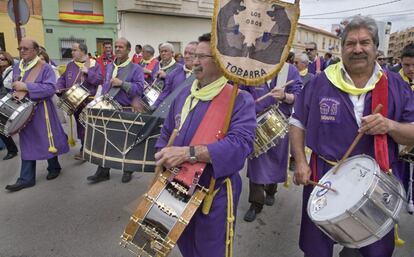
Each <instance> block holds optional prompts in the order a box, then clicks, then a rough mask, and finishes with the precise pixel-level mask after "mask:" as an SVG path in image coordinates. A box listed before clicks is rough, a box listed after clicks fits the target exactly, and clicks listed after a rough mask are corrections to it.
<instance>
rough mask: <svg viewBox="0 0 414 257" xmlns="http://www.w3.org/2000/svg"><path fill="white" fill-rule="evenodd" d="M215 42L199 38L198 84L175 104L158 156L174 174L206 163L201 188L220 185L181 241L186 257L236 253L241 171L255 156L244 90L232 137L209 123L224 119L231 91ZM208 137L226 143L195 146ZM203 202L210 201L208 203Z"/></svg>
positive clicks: (252, 117) (249, 108)
mask: <svg viewBox="0 0 414 257" xmlns="http://www.w3.org/2000/svg"><path fill="white" fill-rule="evenodd" d="M210 41H211V36H210V34H204V35H202V36H201V37H200V38H199V44H198V45H197V48H196V50H195V54H194V61H193V64H194V74H195V77H196V80H194V82H193V83H192V85H191V86H188V87H185V88H184V89H183V90H182V91H181V93H180V94H179V95H178V96H177V98H176V99H175V100H174V102H173V103H172V105H171V108H170V112H169V114H168V117H167V118H166V119H165V122H164V126H163V128H162V130H161V135H160V138H159V140H158V142H157V144H156V147H157V148H158V149H161V150H160V151H159V152H158V153H157V154H156V155H155V158H156V160H157V165H160V166H164V167H166V168H172V167H180V166H181V165H185V164H186V163H188V162H190V163H199V164H202V163H205V164H206V166H205V168H204V169H203V172H202V173H201V175H200V177H199V180H198V184H199V185H201V186H203V187H206V188H208V187H209V185H210V181H211V180H212V179H213V178H214V179H216V183H215V189H214V199H213V200H212V201H210V203H211V208H210V210H209V211H206V210H204V211H203V212H202V211H201V209H202V208H201V207H200V208H199V209H198V210H197V211H196V212H195V214H194V216H193V217H192V219H191V220H190V222H189V224H188V225H187V227H186V228H185V230H184V232H183V234H182V235H181V237H180V238H179V240H178V247H179V248H180V251H181V253H182V255H183V257H211V256H217V257H218V256H230V255H226V253H228V252H229V251H231V246H232V244H231V242H232V239H233V235H234V234H235V233H234V232H233V224H232V221H233V219H234V218H235V217H236V215H235V212H236V210H237V204H238V202H239V197H240V193H241V186H242V183H241V178H240V175H239V171H240V170H241V169H242V168H243V166H244V162H245V160H246V157H247V156H248V155H249V154H250V152H251V151H252V148H253V140H254V133H255V128H256V115H255V112H254V102H253V98H252V97H251V96H250V95H249V93H247V92H244V91H242V90H241V91H239V92H238V95H237V96H236V99H235V103H234V109H233V112H232V117H231V120H230V126H229V131H228V132H227V134H226V135H221V134H220V130H221V129H222V126H221V125H222V124H219V126H217V127H220V128H219V129H217V130H216V129H211V127H212V126H215V124H212V123H214V121H216V122H217V119H214V121H211V120H209V119H208V117H209V115H210V114H211V113H215V117H217V116H220V117H219V118H220V119H221V118H224V116H225V115H226V113H227V110H228V103H229V99H230V95H229V94H231V91H232V86H231V85H230V84H228V83H227V79H226V78H225V77H224V76H223V74H222V72H221V71H220V69H219V67H218V66H217V65H216V63H215V61H214V59H213V56H212V53H211V47H210ZM229 90H230V91H229ZM217 99H219V100H217ZM220 102H224V104H219V103H220ZM212 106H213V107H214V108H213V109H212ZM217 113H218V115H217ZM206 117H207V118H206ZM205 119H207V122H206V120H205ZM220 123H221V122H220ZM199 127H200V128H202V129H200V130H201V131H202V133H200V131H199ZM174 129H178V130H179V132H178V135H177V137H176V138H175V141H174V144H173V145H174V146H171V147H166V145H167V142H168V141H169V138H170V135H171V134H172V133H173V130H174ZM206 134H209V135H210V136H212V137H214V138H215V137H219V138H221V140H219V141H215V142H212V143H205V144H203V143H199V144H197V143H192V142H193V140H194V141H196V140H195V139H200V138H201V139H202V140H201V141H203V142H207V141H210V140H206V141H204V140H205V138H204V136H205V135H206ZM190 145H191V146H190ZM185 173H187V172H184V174H181V173H180V172H178V173H177V176H179V175H182V176H185ZM211 193H212V192H211ZM232 199H233V200H232ZM204 202H205V203H207V202H209V201H207V200H206V199H204ZM226 227H227V228H228V229H226Z"/></svg>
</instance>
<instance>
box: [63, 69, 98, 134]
mask: <svg viewBox="0 0 414 257" xmlns="http://www.w3.org/2000/svg"><path fill="white" fill-rule="evenodd" d="M79 72H80V68H79V66H78V65H76V64H75V62H74V61H71V62H69V63H68V64H67V65H66V70H65V72H64V73H63V74H62V76H60V78H59V79H58V81H57V83H56V89H58V90H59V89H65V88H71V87H72V86H73V85H74V84H76V83H77V84H80V83H81V80H82V76H83V75H82V74H83V73H82V72H81V73H80V74H79V76H78V73H79ZM75 79H76V81H75ZM102 79H103V77H102V74H101V67H100V64H99V63H96V64H95V65H94V66H93V67H90V68H89V69H88V75H87V76H86V77H85V80H84V82H83V84H82V86H83V87H85V88H86V89H88V90H89V93H90V95H91V96H94V95H95V94H96V89H97V88H98V86H99V85H101V84H102V82H103V81H102ZM88 102H90V99H86V100H85V103H84V106H86V104H87V103H88ZM82 110H83V108H79V109H78V110H77V111H76V112H75V113H74V116H75V120H76V131H77V135H78V138H79V139H80V140H81V141H83V138H84V135H85V128H84V127H83V125H82V124H80V122H79V114H80V113H81V112H82Z"/></svg>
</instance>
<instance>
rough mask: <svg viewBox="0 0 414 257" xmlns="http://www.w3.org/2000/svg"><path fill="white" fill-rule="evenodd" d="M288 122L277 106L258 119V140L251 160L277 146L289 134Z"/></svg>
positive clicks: (263, 113) (271, 107) (255, 142)
mask: <svg viewBox="0 0 414 257" xmlns="http://www.w3.org/2000/svg"><path fill="white" fill-rule="evenodd" d="M288 127H289V124H288V121H287V119H286V117H285V115H284V114H283V113H282V112H281V111H279V109H278V106H277V105H272V106H270V107H269V108H268V109H266V110H265V111H264V112H262V113H261V114H259V115H258V117H257V128H256V139H255V141H254V151H253V153H252V154H251V155H250V156H249V158H257V157H258V156H260V155H261V154H263V153H266V152H267V151H268V150H269V149H270V148H272V147H274V146H276V145H277V144H278V143H279V141H280V140H281V139H283V138H284V137H285V136H286V134H287V132H288Z"/></svg>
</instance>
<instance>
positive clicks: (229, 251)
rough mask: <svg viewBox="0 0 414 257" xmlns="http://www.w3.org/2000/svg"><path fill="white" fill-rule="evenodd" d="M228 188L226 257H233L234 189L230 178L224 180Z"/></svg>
mask: <svg viewBox="0 0 414 257" xmlns="http://www.w3.org/2000/svg"><path fill="white" fill-rule="evenodd" d="M224 182H225V183H226V186H227V223H226V228H227V229H226V255H225V256H226V257H232V256H233V237H234V210H233V188H232V186H231V180H230V178H226V180H224Z"/></svg>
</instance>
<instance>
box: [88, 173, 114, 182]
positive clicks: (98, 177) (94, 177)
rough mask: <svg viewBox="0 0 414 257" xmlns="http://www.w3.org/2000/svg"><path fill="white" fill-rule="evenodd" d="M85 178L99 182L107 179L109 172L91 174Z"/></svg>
mask: <svg viewBox="0 0 414 257" xmlns="http://www.w3.org/2000/svg"><path fill="white" fill-rule="evenodd" d="M86 179H87V180H89V181H90V182H92V183H99V182H102V181H105V180H109V174H108V175H106V176H104V175H96V174H94V175H92V176H89V177H87V178H86Z"/></svg>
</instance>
